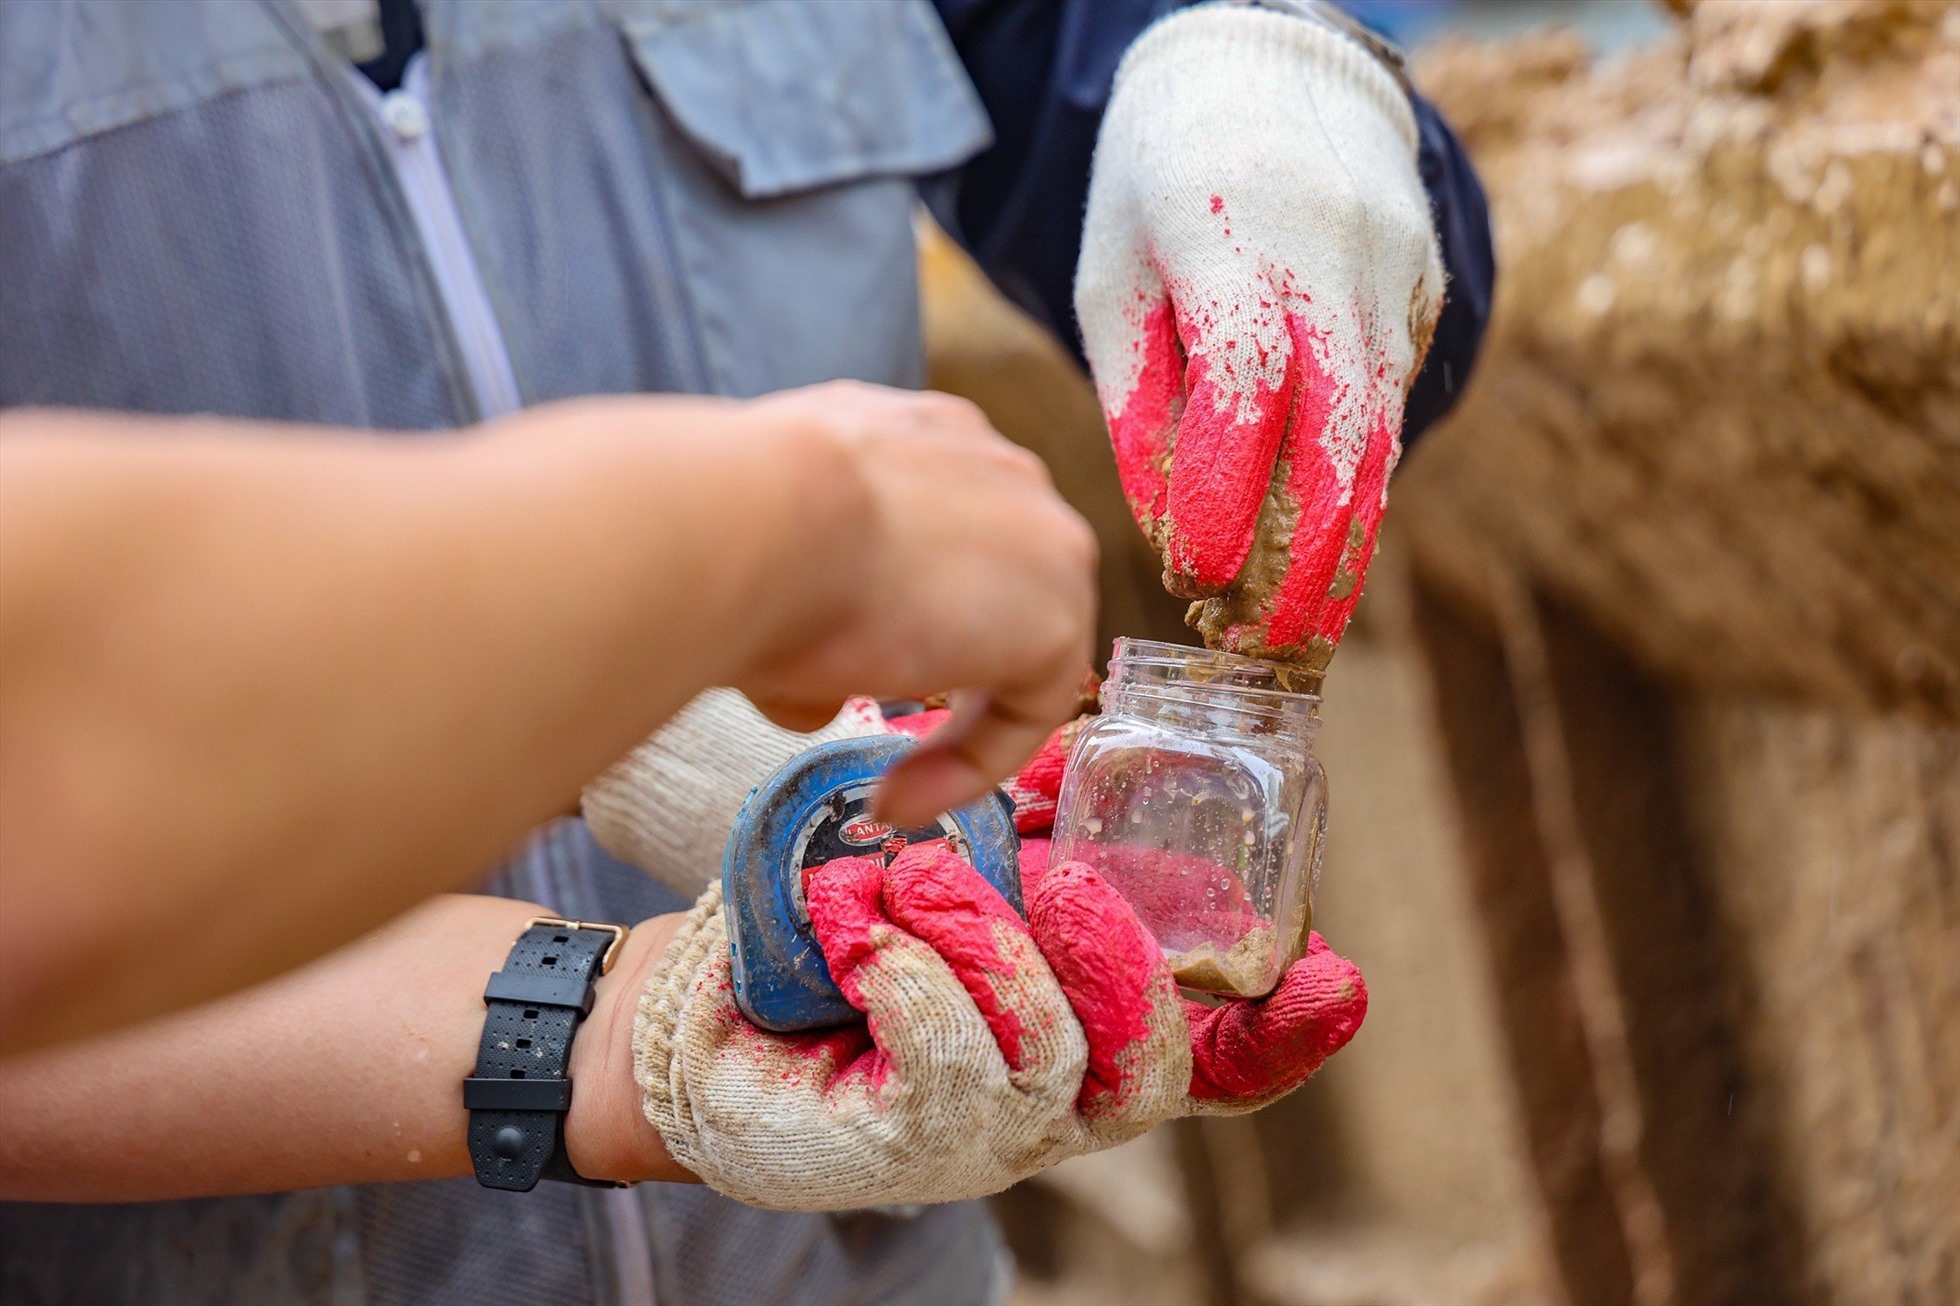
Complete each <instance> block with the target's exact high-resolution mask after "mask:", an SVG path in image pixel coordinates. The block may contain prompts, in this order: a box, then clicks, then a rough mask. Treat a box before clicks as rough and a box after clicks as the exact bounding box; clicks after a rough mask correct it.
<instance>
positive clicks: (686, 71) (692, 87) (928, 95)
mask: <svg viewBox="0 0 1960 1306" xmlns="http://www.w3.org/2000/svg"><path fill="white" fill-rule="evenodd" d="M621 25H622V27H623V29H624V30H625V32H626V36H627V40H628V42H629V44H630V45H631V47H632V51H633V57H634V59H635V60H636V61H637V62H638V64H639V67H640V72H641V74H642V75H643V76H644V77H645V78H646V80H647V84H648V86H649V87H650V88H651V89H652V91H653V94H654V95H655V96H656V97H658V98H659V100H660V102H661V104H662V105H663V106H665V108H666V110H667V112H668V113H669V114H670V115H671V116H672V118H673V120H674V122H675V123H676V124H677V125H678V126H679V127H680V129H681V131H682V132H684V133H685V134H686V135H687V136H688V138H689V139H690V140H691V141H693V142H694V144H695V145H696V146H697V147H698V148H699V149H700V151H701V152H702V154H703V156H704V157H706V158H707V159H708V160H709V162H710V163H711V164H712V165H713V166H714V167H715V168H716V169H717V170H718V171H720V172H721V173H722V174H723V175H724V176H726V177H727V178H728V180H729V182H730V183H731V184H732V185H733V186H734V187H735V188H736V189H737V190H738V191H740V192H741V194H742V195H744V196H745V197H747V198H749V199H768V198H772V197H775V196H779V195H787V194H790V193H792V192H795V191H800V190H809V189H813V188H815V187H819V186H827V185H833V184H836V183H838V182H844V181H850V180H854V179H858V178H864V177H874V176H919V175H925V174H929V173H934V172H941V171H944V170H945V169H947V168H951V167H954V166H956V165H958V164H960V163H963V162H965V161H966V160H967V159H969V158H971V157H973V155H975V154H977V153H979V152H980V151H981V150H983V149H985V148H986V147H987V146H988V145H989V144H991V143H992V141H993V132H992V128H991V127H990V125H989V124H988V121H987V115H986V112H985V110H983V109H982V108H981V106H980V98H979V96H978V95H977V94H976V93H975V92H974V89H973V84H972V83H971V82H970V81H968V80H967V76H966V70H965V69H964V68H962V67H961V66H960V62H959V58H958V56H956V55H955V54H954V52H953V47H952V42H951V40H950V39H949V38H948V37H947V35H946V31H945V28H944V27H942V26H941V25H940V22H939V18H938V16H937V15H936V14H935V13H933V11H932V9H931V7H930V6H929V5H927V4H926V3H924V2H923V0H919V2H917V3H914V2H913V0H903V2H900V0H875V2H874V0H798V2H797V3H794V4H786V3H767V2H766V0H765V2H760V3H758V2H757V0H733V2H730V0H663V2H662V3H658V4H654V5H651V6H649V7H647V8H646V9H643V10H636V11H635V12H633V13H631V14H629V15H627V16H626V17H624V18H623V19H622V23H621Z"/></svg>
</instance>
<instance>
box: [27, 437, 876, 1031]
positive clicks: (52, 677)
mask: <svg viewBox="0 0 1960 1306" xmlns="http://www.w3.org/2000/svg"><path fill="white" fill-rule="evenodd" d="M649 407H650V405H649V403H648V401H645V400H638V401H634V404H633V406H632V407H630V408H629V407H626V406H625V405H621V404H613V403H610V402H609V401H590V402H586V403H581V404H579V405H576V406H564V407H558V408H547V409H540V410H536V411H534V412H532V413H528V414H525V415H523V416H520V417H518V418H513V419H510V420H509V421H508V422H507V423H504V424H501V425H500V426H499V427H492V428H488V429H487V432H486V433H485V434H480V435H473V436H465V437H447V436H441V437H438V436H431V437H420V438H418V439H417V440H416V441H414V442H412V444H411V447H409V448H404V447H403V444H404V442H403V441H400V440H394V441H387V442H384V441H382V440H378V439H374V438H370V437H363V436H358V435H354V434H352V433H341V434H337V435H320V434H317V433H316V434H304V433H301V432H298V431H295V430H292V429H276V428H263V427H260V428H250V427H235V426H234V427H229V428H226V427H222V426H221V425H220V424H216V423H198V422H194V421H185V422H170V423H165V422H157V423H145V425H148V426H151V427H153V428H155V429H151V430H147V431H138V432H136V433H135V434H129V433H127V428H128V427H129V426H130V425H131V424H132V422H133V421H134V420H135V419H100V418H97V419H91V418H87V417H72V416H71V417H55V416H52V415H45V414H41V415H37V414H27V415H18V414H17V415H12V416H9V417H7V418H5V419H0V430H5V431H6V432H7V433H8V434H7V437H6V438H5V439H4V440H0V944H4V946H0V1050H6V1049H9V1048H23V1047H29V1046H34V1045H36V1044H38V1043H40V1042H44V1041H46V1040H47V1039H49V1038H51V1037H56V1036H62V1037H68V1036H72V1035H73V1034H75V1033H83V1032H87V1031H89V1030H91V1029H99V1028H106V1027H108V1026H109V1025H111V1024H113V1023H116V1022H118V1021H121V1020H126V1019H129V1018H133V1017H140V1016H143V1015H147V1014H150V1013H152V1012H155V1011H160V1010H166V1009H169V1008H170V1007H173V1006H178V1005H182V1004H183V1003H185V1002H187V1001H193V1000H197V999H199V998H202V997H205V996H208V995H210V994H213V993H217V992H222V991H225V990H227V989H230V988H233V987H236V986H237V985H239V984H241V983H248V982H251V981H253V980H256V979H258V978H261V977H263V976H266V975H269V974H272V973H275V972H276V971H277V970H279V969H282V968H284V967H286V966H289V965H292V964H294V963H295V962H296V961H299V960H303V959H305V958H306V957H308V956H313V955H317V954H318V953H319V952H321V951H324V950H325V949H326V948H329V947H332V946H335V945H337V944H338V943H340V942H342V941H344V940H346V939H349V938H352V937H354V936H355V935H356V934H358V933H359V932H361V931H362V930H364V929H367V928H370V927H371V926H373V925H374V924H376V923H378V922H379V921H381V920H384V919H386V918H387V917H388V916H390V915H392V914H394V913H395V912H397V911H399V910H401V909H402V908H403V907H405V906H407V905H409V904H410V903H413V902H414V901H416V900H417V899H418V898H419V897H421V896H422V895H424V894H426V893H428V892H431V891H433V890H437V889H440V888H444V887H451V886H455V885H458V884H461V883H464V882H466V880H467V879H468V878H469V877H470V876H471V875H473V874H474V873H476V872H477V871H479V870H480V869H481V868H482V867H483V866H484V865H486V864H487V863H488V862H489V861H490V860H491V859H493V858H494V857H495V856H496V855H498V854H499V853H500V852H501V851H502V850H503V849H505V848H507V847H508V846H509V845H510V844H511V843H512V842H514V841H515V840H516V839H517V838H518V837H519V836H520V835H521V833H522V832H523V831H524V830H525V829H526V828H528V827H529V826H530V825H532V824H535V823H536V822H537V821H539V820H541V819H544V818H545V817H547V816H549V815H552V814H554V813H556V812H560V811H563V810H565V808H566V807H567V806H568V805H569V804H570V803H571V802H572V801H573V799H574V797H575V795H576V793H577V789H578V786H579V785H580V784H581V783H582V782H583V781H584V780H585V779H587V778H589V777H590V776H591V775H592V774H594V773H595V772H596V771H598V770H599V769H601V768H602V767H604V766H605V765H606V764H607V763H609V762H610V761H611V760H612V759H614V758H615V757H617V756H619V755H620V754H622V753H623V752H625V750H626V749H627V748H628V747H630V746H631V745H632V744H633V743H634V742H636V741H637V740H638V739H640V738H641V737H642V736H644V735H645V734H646V733H647V732H648V731H649V730H651V729H652V728H653V727H654V726H656V725H657V724H658V723H659V722H660V721H661V720H663V719H664V718H665V717H666V716H667V715H669V714H670V713H671V712H672V711H674V710H675V709H676V708H677V707H678V706H679V705H680V704H681V703H683V702H685V701H686V700H687V699H688V698H689V697H690V696H691V695H692V694H693V693H695V692H696V691H697V690H699V689H700V688H702V687H704V686H705V685H706V684H708V683H711V682H714V681H718V680H722V681H725V680H728V679H731V678H733V674H734V672H735V671H736V670H738V669H739V668H740V666H741V665H742V663H743V661H744V659H746V658H749V657H751V656H754V655H755V654H756V653H757V652H758V649H757V647H756V646H757V645H758V644H760V643H762V642H765V641H767V640H769V639H770V638H772V637H773V636H778V635H779V633H780V630H781V629H782V628H783V626H784V625H785V624H786V623H789V624H793V622H794V621H795V619H796V618H797V616H798V614H799V612H800V611H803V610H807V609H808V608H809V607H810V606H811V605H812V604H813V603H820V602H822V601H823V598H824V595H825V593H826V591H825V590H824V588H823V587H824V584H825V579H824V575H823V572H822V570H821V567H822V564H823V563H824V561H825V560H824V558H823V556H822V552H821V549H820V548H819V547H817V546H818V545H819V544H821V543H822V542H823V541H824V540H825V539H826V538H834V539H839V540H840V543H839V545H838V547H840V548H841V547H843V544H842V543H841V537H844V536H847V535H848V531H847V529H845V526H846V525H847V523H845V524H840V523H836V522H832V521H831V520H829V519H828V518H825V519H824V520H821V521H818V520H814V519H813V517H812V514H817V513H820V512H822V511H823V509H822V508H821V507H820V506H813V505H821V503H822V500H821V497H820V496H810V495H806V494H805V493H804V490H805V489H806V487H807V486H808V485H809V483H810V482H811V481H812V480H813V479H814V480H817V481H819V482H821V480H822V478H823V476H824V474H825V469H824V467H823V466H821V465H820V463H821V459H820V458H819V459H818V464H819V465H799V464H798V458H799V457H802V458H803V459H804V462H805V464H808V462H809V460H810V458H812V457H815V456H816V451H811V450H808V449H804V448H801V447H800V446H796V445H794V444H792V443H786V442H784V441H780V440H771V439H769V438H767V437H766V435H762V434H758V433H756V432H754V431H751V430H746V429H743V428H742V427H741V426H740V424H739V423H738V422H732V421H730V418H729V414H730V410H729V409H728V408H727V407H725V406H720V405H713V404H709V403H704V402H691V401H684V400H676V401H673V402H672V405H671V408H665V409H661V410H660V411H659V414H657V415H660V416H663V417H668V418H671V421H670V422H668V423H666V424H664V425H663V423H662V422H651V421H649ZM715 424H720V427H722V428H726V429H715V430H713V431H710V432H708V433H707V434H704V433H703V431H702V429H701V428H702V427H704V426H714V425H715ZM668 426H671V428H672V429H667V427H668ZM214 428H215V429H214ZM118 432H122V433H121V434H119V433H118ZM738 437H739V438H738ZM800 505H801V506H800ZM758 613H760V614H766V615H767V616H769V617H770V618H772V619H773V621H762V620H757V619H755V617H756V614H758ZM355 884H358V885H360V886H361V889H360V890H359V891H350V885H355ZM36 920H43V921H45V920H58V921H62V920H65V921H80V920H86V921H88V922H90V930H91V936H92V938H93V940H94V946H96V947H97V948H98V949H99V951H100V953H101V954H102V955H104V956H107V957H112V958H119V959H121V960H120V961H119V962H118V964H114V965H107V966H102V967H99V968H95V969H94V970H92V971H88V972H83V973H79V974H78V972H77V971H76V969H75V968H74V967H73V965H72V964H71V961H70V957H71V952H70V948H69V944H68V943H67V942H66V941H65V940H64V939H63V938H62V937H60V933H61V932H60V931H52V930H43V929H29V928H26V927H27V926H28V925H29V924H30V923H31V922H33V921H36Z"/></svg>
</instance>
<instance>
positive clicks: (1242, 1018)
mask: <svg viewBox="0 0 1960 1306" xmlns="http://www.w3.org/2000/svg"><path fill="white" fill-rule="evenodd" d="M1367 1015H1368V986H1367V984H1366V983H1365V982H1364V981H1363V980H1362V978H1361V969H1360V967H1358V966H1356V965H1355V964H1354V963H1353V962H1351V961H1349V960H1348V959H1347V958H1345V957H1343V956H1341V955H1340V954H1339V953H1337V952H1335V951H1333V949H1331V948H1329V947H1328V946H1327V944H1326V942H1325V940H1323V939H1322V938H1321V937H1320V935H1318V934H1313V935H1310V936H1309V937H1308V940H1307V955H1306V956H1304V957H1302V958H1301V959H1300V960H1299V961H1296V962H1294V963H1293V965H1292V966H1291V967H1290V968H1289V969H1288V970H1287V972H1286V974H1285V975H1284V976H1283V977H1282V978H1281V979H1280V982H1279V987H1278V988H1276V989H1274V990H1273V991H1272V992H1271V993H1270V994H1268V995H1267V996H1266V997H1263V998H1259V999H1257V1000H1252V1001H1242V1002H1227V1003H1225V1004H1224V1005H1223V1006H1218V1007H1210V1008H1206V1007H1202V1006H1199V1005H1198V1004H1197V1003H1195V1002H1188V1001H1187V1003H1186V1006H1185V1016H1186V1018H1187V1020H1188V1021H1189V1022H1190V1026H1191V1096H1193V1097H1195V1098H1198V1099H1200V1100H1221V1099H1222V1100H1231V1101H1238V1102H1263V1101H1267V1100H1270V1099H1272V1098H1276V1097H1279V1096H1282V1095H1283V1094H1286V1093H1289V1092H1291V1091H1292V1090H1293V1089H1295V1088H1298V1087H1299V1086H1300V1085H1301V1084H1303V1083H1305V1082H1306V1081H1307V1079H1308V1078H1309V1077H1310V1076H1312V1075H1313V1073H1314V1072H1315V1071H1316V1070H1319V1069H1320V1067H1321V1065H1322V1064H1323V1063H1324V1062H1325V1061H1326V1060H1327V1058H1328V1057H1331V1056H1333V1055H1334V1054H1335V1053H1336V1052H1339V1051H1340V1050H1341V1049H1342V1048H1344V1047H1346V1046H1347V1045H1348V1042H1349V1040H1351V1039H1352V1038H1353V1037H1354V1036H1355V1033H1356V1032H1357V1031H1358V1030H1360V1028H1361V1022H1362V1021H1363V1020H1364V1019H1365V1018H1366V1017H1367Z"/></svg>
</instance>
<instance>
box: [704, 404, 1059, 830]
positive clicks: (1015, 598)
mask: <svg viewBox="0 0 1960 1306" xmlns="http://www.w3.org/2000/svg"><path fill="white" fill-rule="evenodd" d="M748 407H749V415H750V416H752V417H754V418H756V419H759V420H763V421H768V422H771V423H783V424H787V425H789V426H791V427H793V428H795V429H798V430H800V431H802V432H804V433H805V434H806V435H807V438H809V439H812V440H815V441H819V442H823V443H824V444H826V445H828V446H829V447H831V448H832V449H834V450H836V451H838V452H840V453H841V454H842V455H843V456H844V458H845V459H846V460H847V461H848V463H849V464H850V466H851V467H852V469H853V471H854V473H855V477H854V479H855V481H856V483H857V484H858V485H860V486H862V488H863V492H864V498H865V503H864V509H863V511H864V514H865V520H866V523H867V526H868V530H867V532H866V542H865V547H864V548H863V550H862V551H861V552H860V554H859V557H860V562H859V564H858V567H857V569H856V572H855V575H854V576H853V577H852V578H851V583H850V584H849V585H848V586H846V587H844V589H845V590H846V591H847V593H848V596H849V597H848V599H847V602H846V603H845V604H844V606H843V608H842V609H841V610H838V611H837V613H836V616H835V617H834V618H833V619H832V620H831V621H830V622H829V623H828V624H827V625H826V626H824V627H823V628H822V629H818V630H810V629H802V630H795V631H790V632H786V637H785V638H784V639H783V640H781V641H779V642H778V643H777V645H776V646H775V647H774V648H773V649H772V651H771V652H770V654H769V655H768V656H767V657H765V658H764V659H763V660H761V662H760V663H759V665H758V666H757V668H756V670H755V672H754V674H753V675H752V676H750V677H749V678H748V679H746V680H745V681H743V682H742V683H741V684H740V685H739V686H738V687H739V688H741V689H742V690H744V692H746V693H747V694H748V695H749V696H750V697H751V698H752V699H754V700H755V702H756V704H757V705H758V706H760V707H761V708H762V709H763V710H764V711H765V712H767V713H768V714H769V715H770V716H771V717H772V718H774V719H775V720H777V721H778V722H780V723H782V724H784V725H787V726H790V727H792V728H806V729H807V728H809V727H811V726H812V725H815V724H821V723H822V722H824V721H828V720H829V719H830V718H831V717H832V716H833V715H834V714H835V713H836V711H837V708H838V706H839V704H840V703H841V702H842V701H843V699H844V698H845V697H846V696H847V695H850V694H854V693H856V694H868V695H872V696H875V697H884V698H892V697H905V698H918V697H924V696H926V695H929V694H935V693H940V692H944V691H952V694H953V703H954V710H953V714H952V717H951V718H950V719H949V720H948V721H946V723H945V724H944V725H942V726H940V727H939V728H938V729H937V730H935V731H933V732H932V733H931V734H930V735H929V736H927V738H926V739H925V740H924V741H923V742H922V743H921V745H920V747H919V748H918V749H917V750H916V751H914V752H913V753H912V754H911V755H910V756H909V757H907V758H906V759H905V760H904V761H903V762H901V763H900V764H899V766H897V767H896V768H894V769H893V771H892V772H891V774H890V776H889V777H888V779H887V781H886V784H885V788H884V791H883V793H882V794H881V795H880V799H879V807H880V811H881V814H882V815H883V816H885V817H886V818H887V819H889V820H892V821H895V822H897V823H900V824H913V823H916V822H919V821H922V820H926V819H929V818H930V817H931V816H933V815H934V814H936V813H938V812H941V811H944V810H945V809H947V808H949V807H953V806H957V805H958V804H960V803H963V802H966V801H968V800H970V799H972V798H975V797H977V796H978V795H979V794H981V793H982V792H984V791H985V789H986V788H987V787H988V786H989V785H992V784H994V783H995V782H996V781H998V780H1000V779H1002V778H1004V777H1005V776H1007V775H1008V774H1009V773H1011V772H1012V771H1013V770H1014V768H1015V767H1016V766H1017V765H1018V764H1019V763H1021V762H1022V761H1023V760H1025V759H1026V758H1027V757H1028V756H1029V754H1031V753H1033V752H1034V750H1035V749H1036V748H1037V747H1039V746H1040V744H1041V743H1042V741H1043V740H1044V739H1045V738H1046V737H1047V735H1048V733H1049V732H1050V731H1052V730H1053V729H1054V728H1055V727H1056V726H1058V725H1060V724H1061V723H1062V722H1063V721H1065V720H1067V719H1068V718H1069V717H1070V716H1071V715H1072V714H1073V713H1074V711H1075V706H1076V699H1077V694H1078V691H1079V689H1080V687H1081V683H1082V676H1083V671H1084V668H1085V667H1086V666H1087V664H1088V660H1089V654H1090V641H1091V638H1092V633H1091V632H1092V629H1093V623H1094V615H1095V566H1096V544H1095V537H1094V535H1093V534H1092V533H1091V531H1090V529H1089V527H1088V525H1087V523H1085V522H1084V521H1083V520H1082V518H1081V517H1080V516H1078V515H1077V514H1076V513H1075V511H1074V510H1073V509H1071V508H1070V507H1069V506H1068V505H1067V504H1066V503H1064V502H1063V501H1062V499H1061V497H1060V496H1059V495H1058V494H1056V492H1055V488H1054V485H1053V483H1052V482H1051V481H1050V480H1049V477H1048V471H1047V468H1046V467H1044V466H1043V465H1042V463H1041V460H1040V459H1038V458H1036V457H1035V456H1034V455H1033V454H1031V453H1028V452H1027V451H1026V450H1024V449H1021V448H1019V447H1017V446H1015V445H1013V444H1010V443H1009V442H1008V441H1007V440H1006V439H1004V438H1003V437H1002V436H1001V435H999V434H998V433H997V432H996V431H994V430H993V428H992V427H991V426H989V425H988V424H987V420H986V418H985V417H984V416H983V415H982V414H981V412H980V410H979V409H978V408H976V407H975V406H974V405H972V404H971V403H968V402H967V401H965V400H963V399H956V398H952V397H950V396H947V395H941V394H919V393H912V392H909V391H902V390H889V389H885V388H883V387H879V386H871V385H864V384H860V383H855V382H834V383H831V384H828V385H821V386H813V387H810V388H808V389H804V390H795V391H789V392H786V393H784V394H780V395H775V396H771V397H769V398H767V399H762V400H758V401H756V402H754V403H753V404H751V405H749V406H748Z"/></svg>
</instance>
